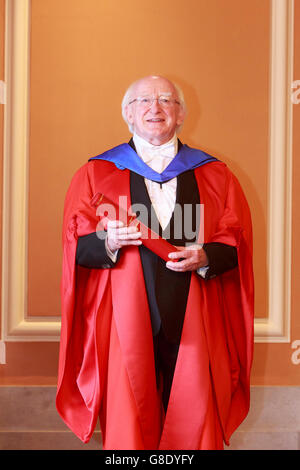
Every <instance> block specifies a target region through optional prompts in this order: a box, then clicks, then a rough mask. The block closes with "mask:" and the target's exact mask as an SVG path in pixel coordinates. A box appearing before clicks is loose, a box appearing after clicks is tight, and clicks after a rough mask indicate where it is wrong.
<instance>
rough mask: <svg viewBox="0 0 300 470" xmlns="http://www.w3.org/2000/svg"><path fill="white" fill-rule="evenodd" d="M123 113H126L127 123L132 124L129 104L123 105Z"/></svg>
mask: <svg viewBox="0 0 300 470" xmlns="http://www.w3.org/2000/svg"><path fill="white" fill-rule="evenodd" d="M125 115H126V118H127V121H128V122H129V124H133V114H132V111H131V106H126V107H125Z"/></svg>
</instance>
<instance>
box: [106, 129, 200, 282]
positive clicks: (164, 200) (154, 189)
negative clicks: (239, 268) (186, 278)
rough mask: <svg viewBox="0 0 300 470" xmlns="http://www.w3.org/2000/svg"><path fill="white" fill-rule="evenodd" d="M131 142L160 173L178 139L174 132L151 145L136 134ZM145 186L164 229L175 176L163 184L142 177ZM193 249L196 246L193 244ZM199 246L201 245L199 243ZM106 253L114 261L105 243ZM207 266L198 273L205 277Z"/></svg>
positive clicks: (171, 206) (172, 200) (171, 209)
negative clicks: (156, 143) (166, 139)
mask: <svg viewBox="0 0 300 470" xmlns="http://www.w3.org/2000/svg"><path fill="white" fill-rule="evenodd" d="M133 142H134V145H135V148H136V152H137V154H138V156H139V157H140V158H141V159H142V160H143V161H144V162H145V163H146V164H147V165H148V166H150V168H152V170H154V171H156V172H157V173H162V172H163V171H164V170H165V169H166V168H167V166H168V165H169V164H170V163H171V161H172V160H173V158H174V157H175V155H176V154H177V152H178V139H177V135H176V134H174V136H173V137H172V139H170V140H169V141H168V142H166V143H165V144H163V145H152V144H150V142H147V141H146V140H145V139H142V137H140V136H139V135H137V134H134V135H133ZM144 181H145V185H146V188H147V190H148V194H149V197H150V201H151V204H152V205H153V208H154V210H155V213H156V216H157V218H158V220H159V223H160V225H161V227H162V229H163V230H164V229H165V228H166V227H167V225H168V223H169V221H170V219H171V217H172V213H173V212H174V209H175V203H176V190H177V178H173V179H171V180H169V181H167V182H165V183H164V184H162V185H160V183H156V182H155V181H152V180H149V179H147V178H144ZM193 247H194V249H195V248H196V246H195V245H193ZM199 247H201V245H199ZM106 250H107V253H108V255H109V256H110V258H111V259H112V260H113V261H116V258H117V252H115V253H112V252H111V251H110V250H109V248H108V246H107V245H106ZM207 270H208V266H205V267H203V268H199V269H198V270H197V272H198V274H200V275H201V276H202V277H205V273H206V271H207Z"/></svg>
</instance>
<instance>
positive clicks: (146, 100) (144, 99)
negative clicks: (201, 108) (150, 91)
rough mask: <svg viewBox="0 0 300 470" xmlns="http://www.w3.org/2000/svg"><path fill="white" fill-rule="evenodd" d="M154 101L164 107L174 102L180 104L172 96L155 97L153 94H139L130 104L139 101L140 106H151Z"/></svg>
mask: <svg viewBox="0 0 300 470" xmlns="http://www.w3.org/2000/svg"><path fill="white" fill-rule="evenodd" d="M154 101H157V102H158V104H159V105H160V106H162V107H163V108H168V107H170V106H172V105H173V104H180V103H179V101H177V100H175V99H174V98H171V97H170V96H159V97H158V98H154V97H153V96H138V97H137V98H135V99H134V100H132V101H130V102H129V103H128V105H130V104H132V103H137V104H138V105H139V106H140V107H143V108H150V107H151V106H152V105H153V103H154Z"/></svg>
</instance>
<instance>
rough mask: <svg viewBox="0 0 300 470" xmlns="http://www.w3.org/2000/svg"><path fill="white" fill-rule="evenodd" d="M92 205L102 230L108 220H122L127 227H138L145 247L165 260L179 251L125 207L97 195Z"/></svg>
mask: <svg viewBox="0 0 300 470" xmlns="http://www.w3.org/2000/svg"><path fill="white" fill-rule="evenodd" d="M91 205H92V206H93V207H96V208H97V215H99V217H100V220H101V226H102V229H105V227H106V223H107V220H120V221H121V222H123V223H124V224H125V225H128V226H129V225H130V226H137V227H138V230H139V231H140V232H141V240H142V242H143V245H145V246H146V247H147V248H149V250H151V251H153V253H155V254H156V255H158V256H159V257H160V258H162V259H163V260H165V261H170V258H169V257H168V255H169V253H172V252H174V251H177V248H176V247H175V246H174V245H172V244H171V243H169V242H168V241H167V240H165V239H164V238H162V237H160V236H159V235H158V234H157V233H156V232H154V231H153V230H151V229H150V228H149V227H147V226H146V225H145V224H143V223H142V222H141V221H140V220H138V219H137V218H136V216H135V215H134V214H131V213H129V212H128V211H127V210H126V209H124V207H121V206H120V205H119V204H116V203H115V202H113V201H112V200H111V199H109V198H108V197H106V196H105V195H104V194H101V193H97V194H95V196H94V197H93V199H92V200H91ZM111 209H112V210H111ZM176 261H177V260H176Z"/></svg>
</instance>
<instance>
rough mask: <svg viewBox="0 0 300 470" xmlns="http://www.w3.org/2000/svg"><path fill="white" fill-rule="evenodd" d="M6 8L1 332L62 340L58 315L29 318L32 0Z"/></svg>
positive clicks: (12, 1)
mask: <svg viewBox="0 0 300 470" xmlns="http://www.w3.org/2000/svg"><path fill="white" fill-rule="evenodd" d="M5 8H6V35H5V75H6V77H5V82H6V84H7V102H6V105H5V108H4V162H3V267H2V336H3V339H4V340H5V341H58V340H59V334H60V321H59V318H57V317H54V318H53V317H43V318H42V319H40V318H38V319H32V318H30V319H29V318H27V311H26V310H27V308H26V305H27V302H26V300H27V229H28V227H27V220H28V217H27V215H28V214H27V203H28V200H27V196H28V158H29V155H28V153H29V152H28V140H29V132H28V127H29V66H30V60H29V59H30V0H22V1H20V0H7V1H6V5H5Z"/></svg>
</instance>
